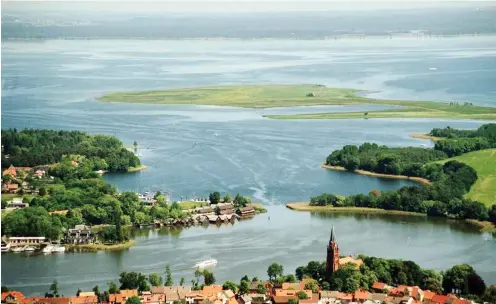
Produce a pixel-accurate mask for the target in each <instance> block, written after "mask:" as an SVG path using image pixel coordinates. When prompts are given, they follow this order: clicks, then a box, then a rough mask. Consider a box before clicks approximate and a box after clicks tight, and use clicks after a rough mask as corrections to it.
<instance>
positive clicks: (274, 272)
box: [267, 263, 284, 281]
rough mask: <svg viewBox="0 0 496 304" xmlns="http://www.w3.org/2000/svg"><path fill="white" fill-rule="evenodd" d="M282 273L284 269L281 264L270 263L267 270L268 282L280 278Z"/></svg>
mask: <svg viewBox="0 0 496 304" xmlns="http://www.w3.org/2000/svg"><path fill="white" fill-rule="evenodd" d="M283 273H284V268H283V267H282V265H281V264H278V263H272V264H270V266H269V268H268V269H267V275H268V276H269V280H271V281H274V280H275V279H276V278H277V277H278V276H282V274H283Z"/></svg>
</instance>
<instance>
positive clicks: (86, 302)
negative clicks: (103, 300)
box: [71, 293, 98, 304]
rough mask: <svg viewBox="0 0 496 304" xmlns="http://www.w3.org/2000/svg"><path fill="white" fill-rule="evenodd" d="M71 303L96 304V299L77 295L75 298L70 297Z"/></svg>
mask: <svg viewBox="0 0 496 304" xmlns="http://www.w3.org/2000/svg"><path fill="white" fill-rule="evenodd" d="M71 303H72V304H98V297H97V296H95V295H94V293H93V295H92V296H85V295H83V296H82V295H81V294H79V296H77V297H71Z"/></svg>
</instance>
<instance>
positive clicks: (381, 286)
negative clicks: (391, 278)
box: [372, 282, 386, 289]
mask: <svg viewBox="0 0 496 304" xmlns="http://www.w3.org/2000/svg"><path fill="white" fill-rule="evenodd" d="M372 288H374V289H385V288H386V283H382V282H374V284H372Z"/></svg>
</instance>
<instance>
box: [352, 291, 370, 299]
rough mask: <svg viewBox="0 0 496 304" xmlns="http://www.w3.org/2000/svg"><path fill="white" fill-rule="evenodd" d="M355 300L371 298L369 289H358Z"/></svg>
mask: <svg viewBox="0 0 496 304" xmlns="http://www.w3.org/2000/svg"><path fill="white" fill-rule="evenodd" d="M354 297H355V300H368V299H369V298H370V293H369V292H368V291H363V290H357V291H355V295H354Z"/></svg>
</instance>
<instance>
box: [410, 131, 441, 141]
mask: <svg viewBox="0 0 496 304" xmlns="http://www.w3.org/2000/svg"><path fill="white" fill-rule="evenodd" d="M410 137H411V138H419V139H428V140H432V141H433V142H436V141H439V140H441V139H442V138H441V137H436V136H432V135H428V134H421V133H414V134H410Z"/></svg>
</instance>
